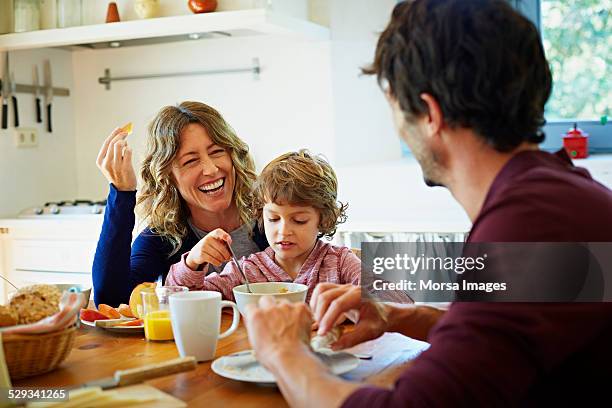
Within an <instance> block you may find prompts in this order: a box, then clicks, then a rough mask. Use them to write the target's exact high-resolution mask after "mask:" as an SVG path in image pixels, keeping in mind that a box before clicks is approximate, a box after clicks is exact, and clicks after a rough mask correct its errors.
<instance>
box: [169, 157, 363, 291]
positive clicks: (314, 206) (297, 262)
mask: <svg viewBox="0 0 612 408" xmlns="http://www.w3.org/2000/svg"><path fill="white" fill-rule="evenodd" d="M337 191H338V180H337V178H336V174H335V173H334V170H333V169H332V168H331V166H330V165H329V163H328V162H327V161H326V160H324V159H323V158H321V157H320V156H315V155H312V154H311V153H309V152H308V151H307V150H300V151H299V152H290V153H286V154H283V155H282V156H280V157H277V158H276V159H274V160H272V162H270V163H269V164H268V165H267V166H266V167H265V168H264V169H263V171H262V173H261V175H260V176H259V178H258V179H257V182H256V183H255V189H254V212H255V216H256V219H257V222H258V225H259V228H260V229H261V228H263V229H264V231H265V234H266V238H267V239H268V242H269V243H270V246H269V247H268V248H267V249H265V250H264V251H261V252H257V253H254V254H252V255H250V256H248V257H244V258H242V259H241V260H240V261H239V262H240V263H241V265H242V268H243V270H244V272H245V273H246V274H247V276H248V278H249V281H250V282H287V281H290V282H296V283H302V284H305V285H307V286H308V294H307V297H306V301H308V300H309V299H310V296H311V294H312V291H313V290H314V288H315V286H316V285H317V284H318V283H319V282H333V283H351V284H354V285H359V283H360V273H361V261H360V260H359V258H358V257H357V256H356V255H355V254H353V253H352V252H351V250H350V249H349V248H346V247H339V246H335V245H332V244H330V243H328V242H325V241H323V240H322V239H321V238H323V237H329V238H331V237H332V236H333V235H334V233H335V232H336V227H337V226H338V224H340V223H342V222H344V221H345V220H346V214H345V213H346V208H347V205H346V204H342V203H340V202H338V201H337ZM184 259H185V256H183V258H182V261H181V262H179V263H177V264H174V265H172V266H171V268H170V271H169V273H168V277H167V279H166V285H182V286H187V287H188V288H189V289H190V290H215V291H219V292H221V293H222V295H223V297H224V298H225V299H229V300H234V295H233V293H232V289H233V288H234V286H237V285H241V284H242V283H243V278H242V276H241V275H240V272H239V271H238V269H237V268H236V266H235V265H234V263H233V262H229V263H227V264H226V266H225V268H224V269H223V271H222V272H221V273H212V274H210V275H208V276H204V275H203V273H202V272H198V271H194V270H192V269H189V267H188V266H187V265H186V264H185V261H184Z"/></svg>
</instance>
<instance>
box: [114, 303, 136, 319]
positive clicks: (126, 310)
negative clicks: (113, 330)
mask: <svg viewBox="0 0 612 408" xmlns="http://www.w3.org/2000/svg"><path fill="white" fill-rule="evenodd" d="M117 310H118V311H119V313H121V314H122V315H123V316H125V317H136V316H134V313H132V309H131V308H130V306H129V305H126V304H125V303H122V304H120V305H119V307H118V308H117Z"/></svg>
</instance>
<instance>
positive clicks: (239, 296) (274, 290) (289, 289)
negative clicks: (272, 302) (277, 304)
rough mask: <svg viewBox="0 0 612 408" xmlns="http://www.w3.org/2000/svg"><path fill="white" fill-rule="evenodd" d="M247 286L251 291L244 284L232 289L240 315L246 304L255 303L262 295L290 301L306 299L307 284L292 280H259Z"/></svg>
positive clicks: (296, 301) (243, 311) (243, 314)
mask: <svg viewBox="0 0 612 408" xmlns="http://www.w3.org/2000/svg"><path fill="white" fill-rule="evenodd" d="M249 287H250V288H251V290H252V291H253V293H249V292H248V291H247V287H246V285H240V286H236V287H234V289H233V292H234V298H235V299H236V305H238V310H240V314H241V315H242V317H244V316H245V311H246V305H248V304H257V303H258V302H259V299H260V298H261V297H262V296H264V295H270V296H273V297H275V298H276V299H279V300H280V299H285V300H287V301H289V302H290V303H299V302H304V301H306V293H307V292H308V286H306V285H303V284H301V283H293V282H259V283H251V284H249Z"/></svg>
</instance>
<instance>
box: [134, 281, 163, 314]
mask: <svg viewBox="0 0 612 408" xmlns="http://www.w3.org/2000/svg"><path fill="white" fill-rule="evenodd" d="M156 286H157V284H156V283H153V282H145V283H141V284H140V285H137V286H136V287H135V288H134V290H133V291H132V294H131V295H130V309H132V314H134V316H135V317H138V318H140V317H142V295H141V293H142V292H155V287H156Z"/></svg>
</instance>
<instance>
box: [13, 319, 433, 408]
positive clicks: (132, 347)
mask: <svg viewBox="0 0 612 408" xmlns="http://www.w3.org/2000/svg"><path fill="white" fill-rule="evenodd" d="M230 323H231V318H230V316H229V315H226V314H224V315H223V319H222V330H224V329H225V328H227V327H229V324H230ZM250 348H251V347H250V345H249V341H248V338H247V332H246V329H245V327H244V325H243V324H242V322H241V323H240V326H239V327H238V329H237V330H236V332H234V333H233V334H232V335H230V336H228V337H227V338H225V339H223V340H220V341H219V344H218V347H217V354H216V356H217V357H220V356H223V355H227V354H231V353H234V352H237V351H242V350H246V349H250ZM425 348H427V343H423V342H419V341H416V340H412V339H409V338H406V337H403V336H400V335H397V334H386V335H385V336H383V337H381V338H379V339H377V340H374V341H371V342H367V343H364V344H362V345H360V346H358V347H356V348H354V349H351V350H352V351H354V352H360V353H367V354H371V355H372V356H373V358H372V360H362V361H361V364H360V366H359V367H358V368H356V369H355V370H354V371H352V372H350V373H347V374H346V375H345V378H347V379H349V380H355V381H360V380H364V381H365V382H366V383H369V384H375V385H379V386H383V387H390V386H392V385H393V382H394V380H395V378H397V376H398V375H399V373H401V372H402V371H403V370H404V369H406V368H407V367H408V365H409V364H410V361H411V360H412V359H414V357H416V356H417V355H418V354H419V353H420V352H421V351H422V350H424V349H425ZM176 357H178V351H177V349H176V345H175V344H174V342H173V341H170V342H149V341H146V340H145V339H144V334H142V333H140V334H137V335H135V334H118V333H113V332H108V331H105V330H103V329H100V328H93V327H86V326H83V327H81V328H80V329H78V334H77V338H76V341H75V345H74V348H73V350H72V352H71V353H70V355H69V356H68V358H67V359H66V361H64V363H62V365H61V366H60V367H59V368H58V369H56V370H54V371H52V372H50V373H48V374H44V375H40V376H36V377H32V378H27V379H24V380H19V381H15V382H14V384H13V386H16V387H61V386H69V385H75V384H80V383H83V382H86V381H91V380H95V379H99V378H102V377H109V376H112V375H113V373H114V372H115V370H118V369H126V368H132V367H138V366H142V365H145V364H150V363H155V362H161V361H164V360H169V359H172V358H176ZM210 365H211V362H204V363H199V364H198V366H197V368H196V369H195V370H194V371H190V372H187V373H182V374H176V375H172V376H168V377H162V378H158V379H154V380H150V381H147V384H149V385H152V386H154V387H157V388H158V389H160V390H162V391H164V392H167V393H169V394H172V395H173V396H175V397H177V398H179V399H181V400H183V401H185V402H187V404H188V405H189V406H206V408H213V407H223V408H228V407H231V406H241V407H285V406H287V403H286V401H285V399H284V398H283V396H282V395H281V393H280V392H279V390H278V388H276V387H269V386H259V385H256V384H251V383H243V382H238V381H233V380H229V379H226V378H223V377H220V376H218V375H217V374H215V373H213V372H212V370H211V368H210Z"/></svg>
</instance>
